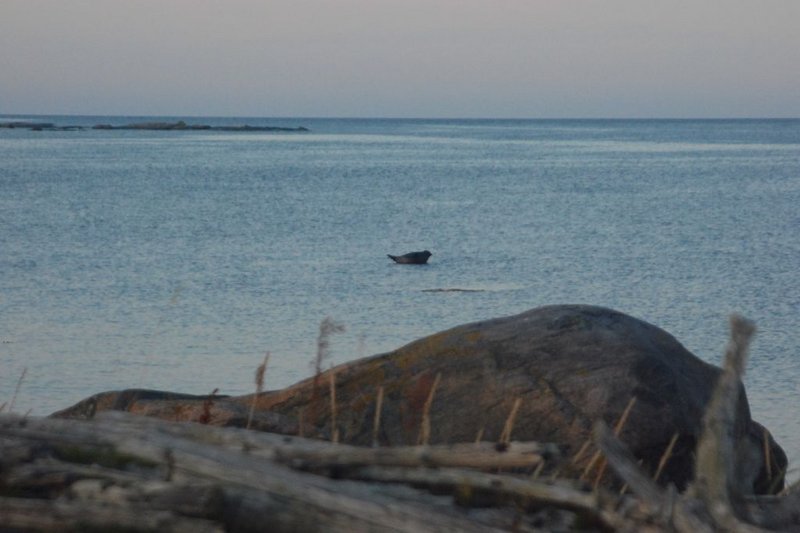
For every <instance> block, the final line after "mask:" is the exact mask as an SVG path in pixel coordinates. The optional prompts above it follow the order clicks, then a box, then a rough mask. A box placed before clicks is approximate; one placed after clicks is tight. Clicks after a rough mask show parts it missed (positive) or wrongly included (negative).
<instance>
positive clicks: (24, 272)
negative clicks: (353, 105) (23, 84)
mask: <svg viewBox="0 0 800 533" xmlns="http://www.w3.org/2000/svg"><path fill="white" fill-rule="evenodd" d="M7 118H8V117H0V121H2V120H4V119H7ZM35 118H37V119H42V120H48V121H53V122H56V123H57V124H60V125H69V124H82V125H92V124H96V123H101V122H102V123H109V122H110V123H114V124H125V123H129V122H135V121H137V120H139V119H136V118H131V117H42V118H39V117H35ZM147 120H153V119H152V118H150V119H147ZM158 120H172V119H169V118H164V119H158ZM184 120H186V121H187V122H193V123H206V124H220V125H221V124H242V123H247V124H251V125H265V124H268V125H276V126H298V125H302V126H306V127H308V128H310V130H311V131H310V132H309V133H230V132H213V131H207V132H153V131H150V132H143V131H93V130H86V131H65V132H46V131H45V132H34V131H28V130H19V129H15V130H8V129H5V130H3V129H0V402H3V401H6V402H8V401H10V400H11V398H12V397H13V396H14V391H15V389H16V387H17V384H18V380H19V378H20V376H21V375H22V373H23V370H24V369H27V372H26V374H25V377H24V380H22V383H21V385H20V387H19V392H18V394H17V396H16V400H15V406H14V410H16V411H22V412H25V411H27V410H32V412H33V413H34V414H47V413H49V412H51V411H53V410H55V409H59V408H62V407H65V406H67V405H70V404H71V403H73V402H75V401H77V400H79V399H81V398H83V397H85V396H87V395H89V394H92V393H94V392H98V391H102V390H109V389H117V388H123V387H149V388H162V389H169V390H176V391H183V392H191V393H208V392H210V391H211V390H213V389H215V388H218V389H219V390H220V392H221V393H227V394H240V393H247V392H250V391H251V390H252V389H253V388H254V385H253V372H254V370H255V368H256V366H257V365H258V364H259V363H260V362H261V360H262V358H263V356H264V353H265V352H267V351H269V352H270V353H271V360H270V367H269V370H268V372H267V385H268V387H270V388H277V387H282V386H286V385H289V384H290V383H292V382H294V381H297V380H299V379H301V378H304V377H306V376H308V375H309V374H310V372H311V367H310V362H311V360H312V358H313V356H314V353H315V350H316V336H317V333H318V327H319V323H320V321H321V320H322V319H323V318H325V317H326V316H330V317H332V318H333V319H335V320H337V321H339V322H341V323H343V324H344V325H345V326H346V328H347V329H346V332H345V333H342V334H340V335H337V336H335V337H334V338H333V339H332V357H331V360H330V363H340V362H344V361H347V360H351V359H354V358H357V357H361V356H364V355H370V354H373V353H379V352H383V351H388V350H391V349H393V348H396V347H398V346H401V345H403V344H405V343H408V342H410V341H412V340H415V339H417V338H419V337H421V336H423V335H427V334H430V333H433V332H436V331H439V330H442V329H445V328H448V327H451V326H455V325H458V324H461V323H464V322H469V321H474V320H480V319H486V318H491V317H496V316H504V315H510V314H515V313H518V312H521V311H524V310H526V309H530V308H533V307H537V306H541V305H546V304H554V303H590V304H598V305H604V306H609V307H612V308H616V309H618V310H621V311H624V312H626V313H629V314H631V315H634V316H636V317H639V318H642V319H645V320H647V321H649V322H652V323H654V324H656V325H658V326H660V327H662V328H664V329H666V330H667V331H669V332H670V333H672V334H673V335H675V336H676V337H677V338H678V339H679V340H680V341H681V342H682V343H684V345H686V346H687V347H688V348H689V349H690V350H691V351H692V352H694V353H695V354H697V355H698V356H699V357H701V358H703V359H705V360H707V361H710V362H713V363H717V362H719V360H720V358H721V355H722V352H723V348H724V344H725V342H726V339H727V337H726V336H727V316H728V315H729V313H731V312H739V313H742V314H744V315H745V316H747V317H749V318H751V319H753V320H755V321H756V323H757V325H758V327H759V333H758V337H757V339H756V341H755V343H754V345H753V350H752V356H751V361H750V364H749V369H748V371H749V373H748V376H747V378H746V386H747V391H748V395H749V398H750V403H751V407H752V411H753V415H754V417H755V418H756V419H758V420H759V421H761V422H762V423H764V424H766V425H767V426H768V427H769V429H770V430H772V432H773V433H774V434H775V435H776V437H777V439H778V440H779V442H780V443H781V444H782V445H783V446H784V448H786V450H787V452H788V453H789V454H790V457H791V459H792V461H793V464H794V465H795V466H797V465H798V464H800V419H799V417H798V416H797V414H796V413H797V409H798V407H800V401H798V393H800V385H799V384H800V356H799V355H798V347H800V290H799V289H800V271H799V270H798V264H800V121H798V120H782V121H780V120H779V121H773V120H742V121H738V120H737V121H658V120H656V121H648V120H638V121H625V120H621V121H604V120H592V121H581V120H568V121H489V120H487V121H461V120H332V119H328V120H317V119H271V120H266V119H256V118H251V119H211V118H202V119H184ZM421 249H429V250H431V251H432V252H433V254H434V255H433V257H432V258H431V261H430V264H429V265H428V266H426V267H403V266H398V265H394V264H393V263H391V262H390V261H389V259H388V258H387V257H386V254H387V253H403V252H407V251H411V250H421ZM447 288H460V289H474V290H476V292H428V291H426V290H427V289H447ZM795 477H796V475H795Z"/></svg>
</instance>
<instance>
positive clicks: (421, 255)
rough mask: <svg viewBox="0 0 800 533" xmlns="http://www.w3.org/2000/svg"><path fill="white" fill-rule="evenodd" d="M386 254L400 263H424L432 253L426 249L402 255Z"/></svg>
mask: <svg viewBox="0 0 800 533" xmlns="http://www.w3.org/2000/svg"><path fill="white" fill-rule="evenodd" d="M387 255H388V256H389V258H390V259H392V261H394V262H395V263H400V264H402V265H424V264H425V263H427V262H428V258H429V257H430V256H431V255H433V254H432V253H430V252H429V251H428V250H423V251H421V252H409V253H407V254H403V255H391V254H387Z"/></svg>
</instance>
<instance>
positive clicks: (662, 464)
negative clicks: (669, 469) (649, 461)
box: [653, 432, 680, 482]
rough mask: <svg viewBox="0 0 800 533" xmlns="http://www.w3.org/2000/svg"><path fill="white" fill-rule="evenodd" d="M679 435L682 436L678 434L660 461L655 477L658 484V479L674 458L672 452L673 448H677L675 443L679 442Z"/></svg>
mask: <svg viewBox="0 0 800 533" xmlns="http://www.w3.org/2000/svg"><path fill="white" fill-rule="evenodd" d="M679 435H680V434H679V433H677V432H676V433H675V434H674V435H673V436H672V438H671V439H670V440H669V444H667V448H666V449H665V450H664V454H663V455H662V456H661V459H660V460H659V461H658V467H657V468H656V473H655V475H654V476H653V481H655V482H658V478H659V477H660V476H661V472H663V471H664V467H665V466H667V461H669V458H670V457H672V450H673V448H675V443H677V442H678V436H679Z"/></svg>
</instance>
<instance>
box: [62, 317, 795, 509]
mask: <svg viewBox="0 0 800 533" xmlns="http://www.w3.org/2000/svg"><path fill="white" fill-rule="evenodd" d="M331 372H333V373H334V379H331V377H330V373H331ZM719 375H720V370H719V369H718V368H717V367H715V366H712V365H709V364H707V363H705V362H703V361H701V360H700V359H698V358H697V357H695V356H694V355H692V354H691V353H690V352H689V351H687V350H686V349H685V348H684V347H683V346H682V345H681V344H680V343H679V342H678V341H677V340H675V338H674V337H672V336H671V335H669V334H668V333H666V332H665V331H663V330H661V329H659V328H657V327H655V326H653V325H651V324H648V323H646V322H643V321H641V320H637V319H635V318H632V317H630V316H627V315H625V314H622V313H619V312H616V311H613V310H610V309H605V308H601V307H592V306H581V305H559V306H549V307H542V308H538V309H533V310H531V311H528V312H525V313H522V314H519V315H516V316H511V317H506V318H498V319H494V320H487V321H483V322H476V323H472V324H466V325H463V326H459V327H456V328H453V329H450V330H447V331H444V332H442V333H437V334H434V335H431V336H429V337H426V338H423V339H420V340H418V341H416V342H413V343H411V344H409V345H407V346H404V347H402V348H400V349H398V350H395V351H393V352H390V353H387V354H382V355H376V356H372V357H368V358H365V359H361V360H358V361H354V362H351V363H347V364H344V365H340V366H338V367H336V368H334V369H333V370H331V371H329V372H326V373H323V374H322V375H319V376H314V377H312V378H309V379H307V380H305V381H302V382H300V383H297V384H296V385H293V386H291V387H288V388H286V389H283V390H279V391H270V392H265V393H261V394H260V395H258V396H257V397H256V398H254V397H253V395H247V396H240V397H235V398H224V397H194V398H191V397H180V398H169V397H168V395H169V394H170V393H157V392H153V391H146V392H145V391H123V392H110V393H102V394H99V395H95V396H93V397H90V398H88V399H86V400H84V401H82V402H80V403H78V404H76V405H75V406H73V407H71V408H69V409H66V410H64V411H61V412H59V413H56V414H55V416H60V417H78V418H82V417H89V416H92V415H93V413H95V412H97V411H98V410H103V409H119V410H128V411H132V412H136V413H140V414H145V415H151V416H158V417H160V418H166V419H170V420H194V421H204V422H206V423H216V424H220V425H244V423H245V422H244V420H246V418H247V417H246V416H245V412H246V411H247V409H248V408H249V407H250V406H251V405H252V404H255V406H256V409H255V412H256V413H257V416H256V420H255V421H254V422H252V425H253V426H254V427H257V428H258V429H262V430H269V431H276V432H283V433H301V434H304V435H305V436H316V437H320V438H332V436H333V435H334V433H335V434H336V435H337V436H338V439H339V440H340V441H342V442H347V443H351V444H362V445H370V444H372V443H373V440H374V439H375V427H376V420H378V421H379V423H378V425H377V427H378V428H379V430H378V432H377V441H378V443H379V444H380V445H383V446H391V445H400V444H415V443H417V442H418V441H419V440H420V437H422V438H423V439H424V440H427V441H428V442H430V443H455V442H469V441H474V440H476V439H479V438H480V439H483V440H502V439H507V438H508V437H509V431H510V438H512V439H513V440H536V441H541V442H555V443H557V444H559V445H561V446H562V447H563V449H564V452H565V453H566V455H567V457H572V456H573V455H574V454H576V453H578V451H579V450H580V449H581V448H582V447H583V445H584V443H586V442H587V441H588V440H589V439H590V434H591V428H592V423H593V422H594V421H595V420H597V419H602V420H604V421H605V422H606V423H608V424H609V425H612V426H613V425H614V424H616V423H617V421H618V420H619V419H620V418H621V417H622V414H623V412H624V411H625V408H626V406H628V405H629V403H630V401H631V399H632V398H633V399H635V403H634V404H633V407H632V409H631V410H630V414H629V416H628V417H627V420H626V422H625V424H624V426H623V427H622V430H621V433H620V438H621V440H622V441H623V442H624V443H625V444H627V445H628V446H629V447H630V449H631V450H632V451H633V453H634V455H635V456H636V457H637V458H638V459H640V460H641V461H642V464H643V466H644V468H646V469H648V470H650V471H651V472H654V471H655V470H656V468H657V465H658V463H659V461H660V459H661V458H662V456H663V455H664V452H665V450H666V448H667V447H668V445H669V443H670V440H671V439H672V437H673V435H676V434H677V435H678V438H677V442H676V444H675V446H674V449H673V451H672V453H671V455H670V457H669V460H668V462H667V465H666V468H665V469H664V471H663V472H662V473H661V476H660V478H659V481H661V482H662V483H666V482H672V483H675V484H676V485H677V486H678V487H679V488H683V487H685V486H686V484H687V483H688V482H689V481H690V480H691V478H692V473H693V455H692V454H693V452H694V449H695V445H696V443H697V439H698V437H699V435H700V432H701V430H702V416H703V412H704V410H705V408H706V406H707V404H708V402H709V399H710V396H711V393H712V390H713V387H714V383H715V382H716V380H717V378H718V377H719ZM331 383H333V384H334V385H335V409H334V408H333V405H334V402H332V401H331V390H332V388H331ZM381 392H382V398H381V401H380V402H379V401H378V396H379V394H380V393H381ZM740 399H741V400H740V402H739V406H738V410H737V421H736V424H735V427H734V433H735V442H736V447H737V450H736V454H737V458H738V463H739V464H738V466H737V473H736V480H735V482H736V483H737V485H738V486H739V490H740V491H742V492H743V493H745V494H746V493H751V492H755V493H765V492H768V491H770V490H773V491H774V490H775V487H780V486H782V481H781V480H780V479H778V480H777V481H776V479H772V478H775V477H779V476H781V474H780V473H781V472H783V471H784V470H785V465H786V456H785V454H784V452H783V451H782V450H781V448H780V447H779V446H778V445H777V444H776V443H775V442H774V440H773V439H772V437H771V436H770V435H769V433H768V432H767V431H766V430H765V429H764V428H763V427H761V426H760V425H759V424H757V423H756V422H754V421H753V420H752V419H751V417H750V411H749V407H748V404H747V399H746V396H745V395H744V390H743V388H742V394H741V396H740ZM254 400H255V401H254ZM378 406H380V412H379V413H377V415H378V416H376V410H377V407H378ZM512 411H515V412H514V416H513V420H510V418H512V417H511V414H512ZM426 413H428V416H426ZM334 419H335V426H334V425H333V420H334ZM512 422H513V424H512ZM504 432H505V434H504ZM765 443H766V446H765ZM765 448H766V449H769V453H766V454H765V452H764V451H765ZM589 455H590V454H584V456H583V458H582V459H581V460H579V461H577V462H576V465H575V469H576V471H579V470H580V469H581V467H582V466H583V465H584V464H585V463H586V462H587V461H588V460H589ZM765 457H766V458H768V459H765ZM766 460H769V461H770V465H769V466H767V465H766V464H765V461H766Z"/></svg>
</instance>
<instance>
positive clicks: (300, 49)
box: [0, 0, 800, 118]
mask: <svg viewBox="0 0 800 533" xmlns="http://www.w3.org/2000/svg"><path fill="white" fill-rule="evenodd" d="M10 113H17V114H29V113H37V114H129V115H233V116H284V117H286V116H304V117H465V118H470V117H507V118H561V117H586V118H600V117H620V118H624V117H800V0H751V1H744V0H677V1H672V0H214V1H212V0H0V114H10Z"/></svg>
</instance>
